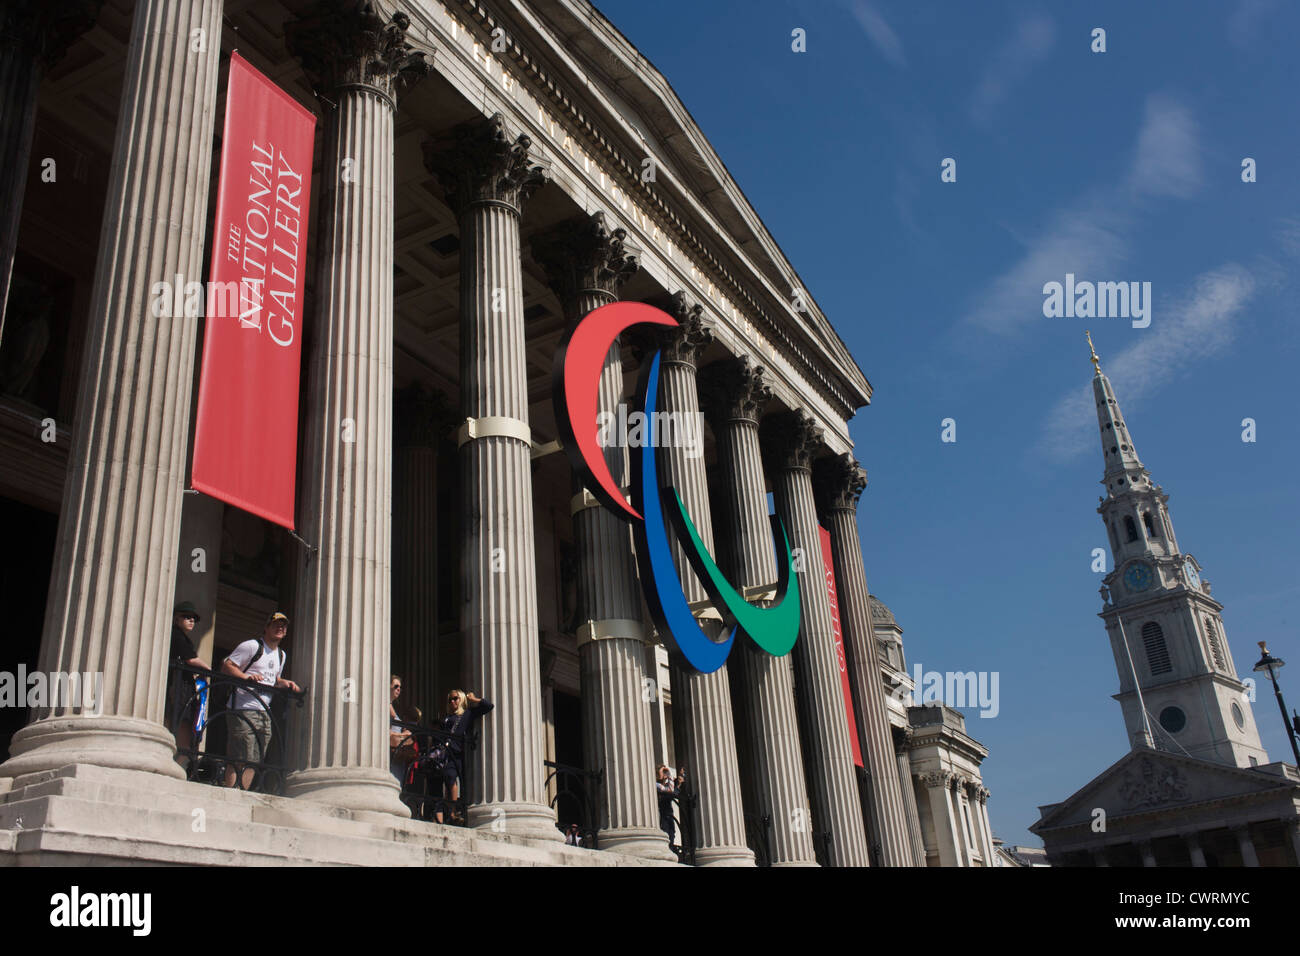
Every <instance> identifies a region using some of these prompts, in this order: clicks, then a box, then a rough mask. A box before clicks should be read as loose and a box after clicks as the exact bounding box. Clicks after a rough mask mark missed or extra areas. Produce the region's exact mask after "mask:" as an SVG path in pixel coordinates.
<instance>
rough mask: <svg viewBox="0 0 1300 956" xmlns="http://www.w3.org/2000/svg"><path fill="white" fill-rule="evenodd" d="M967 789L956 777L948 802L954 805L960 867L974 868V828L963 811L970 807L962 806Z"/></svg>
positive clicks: (954, 826)
mask: <svg viewBox="0 0 1300 956" xmlns="http://www.w3.org/2000/svg"><path fill="white" fill-rule="evenodd" d="M964 789H965V783H964V782H963V781H962V780H961V778H960V777H956V776H954V777H953V779H952V782H951V783H950V784H949V785H948V802H949V803H950V804H951V805H952V822H953V828H954V830H955V832H956V835H957V856H958V858H959V859H960V860H961V862H960V863H959V864H958V865H959V866H974V865H975V861H974V860H973V859H972V857H971V841H972V840H973V839H974V827H972V826H971V825H970V818H969V817H968V816H967V815H966V813H963V812H962V811H963V809H966V810H969V807H965V808H964V807H963V806H962V791H963V790H964Z"/></svg>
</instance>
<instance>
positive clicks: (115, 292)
mask: <svg viewBox="0 0 1300 956" xmlns="http://www.w3.org/2000/svg"><path fill="white" fill-rule="evenodd" d="M221 6H222V5H221V0H140V2H139V3H137V4H136V7H135V12H134V14H133V18H132V24H131V39H130V42H129V45H128V47H127V53H126V66H125V79H124V81H123V88H122V98H121V103H120V106H119V108H118V119H117V135H116V137H115V140H114V144H113V164H112V170H111V172H110V175H109V185H108V196H107V199H106V201H105V204H104V218H103V223H102V225H101V228H100V238H99V253H98V257H97V259H96V265H95V284H94V287H93V289H92V291H91V297H90V313H89V319H88V327H87V330H86V338H85V344H84V350H85V351H84V355H83V359H82V367H81V378H80V383H79V386H78V391H77V406H76V409H77V410H76V429H75V431H74V434H73V438H72V448H71V451H70V454H69V461H68V473H67V481H66V483H65V485H64V489H63V503H62V506H61V508H60V511H59V532H58V543H57V545H56V549H55V556H54V573H53V576H52V578H51V581H50V590H49V595H48V601H47V603H46V608H45V630H44V632H43V634H42V636H41V651H40V658H39V661H40V663H39V668H40V670H42V671H46V672H49V671H76V672H80V673H84V672H92V673H93V672H100V673H102V674H103V675H104V677H103V695H102V700H101V701H100V705H101V709H102V715H100V716H88V715H80V716H77V715H74V714H75V711H74V710H72V709H67V708H61V709H58V710H55V711H50V710H39V711H37V712H36V713H35V715H34V717H35V719H34V720H33V721H32V722H31V723H30V724H28V725H27V726H26V727H24V728H23V729H22V730H20V731H19V732H18V733H17V734H15V735H14V738H13V741H12V743H11V746H10V753H11V754H12V755H13V756H12V757H11V759H10V760H9V761H7V762H6V763H5V764H4V765H3V766H2V767H0V774H3V775H4V776H17V775H19V774H21V773H28V772H32V771H38V770H52V769H55V768H57V767H62V766H65V765H67V764H71V763H91V764H99V765H101V766H108V767H120V768H124V769H132V770H149V771H153V772H155V773H161V774H165V775H168V776H174V777H180V776H183V772H182V771H181V768H180V767H179V766H178V765H177V764H176V763H175V762H174V761H173V760H172V754H173V752H174V746H175V744H174V741H173V739H172V736H171V734H170V733H168V732H167V731H166V730H165V729H164V728H163V726H162V723H161V720H162V716H163V706H164V700H163V698H164V696H165V695H164V687H165V684H166V676H167V675H166V670H167V656H168V655H167V647H168V640H169V637H170V632H171V624H170V621H171V617H172V595H173V592H174V590H175V585H176V552H177V543H178V540H179V536H180V519H181V492H182V489H183V485H184V481H185V453H186V445H187V437H188V429H189V409H190V390H191V389H190V385H191V380H192V377H193V370H194V339H195V329H196V320H195V319H193V318H184V317H176V318H171V319H168V320H166V321H157V320H155V319H151V318H150V317H149V316H148V314H147V311H146V310H145V309H144V308H143V307H142V305H141V304H142V303H144V302H147V301H148V298H149V290H150V288H151V286H152V285H153V283H155V282H159V281H162V280H164V279H167V278H169V277H172V276H175V275H176V274H178V273H179V274H181V275H183V276H185V277H187V278H192V279H197V278H198V277H199V275H200V272H201V270H202V267H203V240H204V237H205V235H206V233H207V229H206V227H205V219H206V213H207V202H208V180H209V174H210V171H211V167H212V125H213V120H214V113H215V109H214V107H215V104H216V95H217V67H218V62H219V59H220V52H219V49H218V44H217V38H218V37H219V36H220V30H221ZM195 30H204V31H206V36H207V37H208V44H207V47H206V52H204V53H195V52H192V51H191V49H190V42H191V41H190V35H191V32H192V31H195Z"/></svg>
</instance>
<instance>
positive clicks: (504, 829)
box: [469, 803, 564, 842]
mask: <svg viewBox="0 0 1300 956" xmlns="http://www.w3.org/2000/svg"><path fill="white" fill-rule="evenodd" d="M469 825H470V826H471V827H473V828H475V829H476V830H487V831H488V832H490V833H514V834H517V835H518V836H525V837H530V838H531V839H534V840H555V841H556V842H562V841H563V840H564V834H563V833H561V832H560V831H559V828H558V827H556V825H555V811H554V810H552V809H551V808H550V807H546V806H542V805H541V804H536V803H477V804H475V805H473V806H472V807H470V808H469Z"/></svg>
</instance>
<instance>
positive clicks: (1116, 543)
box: [1110, 521, 1119, 551]
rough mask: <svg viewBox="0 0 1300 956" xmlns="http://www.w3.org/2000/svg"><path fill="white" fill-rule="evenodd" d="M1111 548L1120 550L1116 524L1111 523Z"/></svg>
mask: <svg viewBox="0 0 1300 956" xmlns="http://www.w3.org/2000/svg"><path fill="white" fill-rule="evenodd" d="M1110 546H1111V548H1113V549H1114V550H1116V551H1118V550H1119V535H1118V534H1116V533H1115V522H1113V521H1112V522H1111V523H1110Z"/></svg>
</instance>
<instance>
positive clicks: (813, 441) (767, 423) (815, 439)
mask: <svg viewBox="0 0 1300 956" xmlns="http://www.w3.org/2000/svg"><path fill="white" fill-rule="evenodd" d="M822 434H823V433H822V430H821V429H820V428H818V427H817V424H816V423H815V422H814V421H813V420H812V418H811V416H809V415H808V413H807V412H805V411H803V410H802V409H796V410H794V411H791V412H781V413H779V414H777V415H769V416H768V417H767V418H765V419H763V425H762V430H761V431H760V433H759V437H760V439H761V441H762V445H763V458H764V459H765V461H766V466H767V468H768V469H769V470H772V471H779V470H790V469H803V470H805V471H809V470H811V469H812V461H813V458H814V457H815V456H816V454H817V452H818V451H819V450H820V449H821V446H822Z"/></svg>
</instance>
